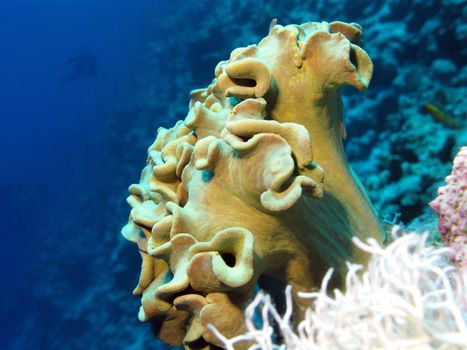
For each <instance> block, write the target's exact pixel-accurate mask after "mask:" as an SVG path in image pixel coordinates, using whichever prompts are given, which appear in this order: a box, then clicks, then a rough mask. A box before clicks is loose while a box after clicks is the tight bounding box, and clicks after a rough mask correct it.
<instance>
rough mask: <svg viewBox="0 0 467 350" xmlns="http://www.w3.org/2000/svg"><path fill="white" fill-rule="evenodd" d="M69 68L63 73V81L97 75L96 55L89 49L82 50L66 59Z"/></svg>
mask: <svg viewBox="0 0 467 350" xmlns="http://www.w3.org/2000/svg"><path fill="white" fill-rule="evenodd" d="M66 63H67V67H68V68H67V70H66V72H65V73H64V74H63V75H62V78H61V80H62V81H73V80H77V79H80V78H83V77H95V76H96V75H97V61H96V56H95V55H94V54H93V53H92V52H89V51H86V52H81V53H78V54H76V55H73V56H71V57H69V58H68V59H67V60H66Z"/></svg>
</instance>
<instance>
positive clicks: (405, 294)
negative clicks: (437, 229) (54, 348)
mask: <svg viewBox="0 0 467 350" xmlns="http://www.w3.org/2000/svg"><path fill="white" fill-rule="evenodd" d="M427 238H428V233H425V234H419V233H417V232H410V233H407V232H403V231H401V230H400V228H399V227H397V226H394V227H393V229H392V239H393V241H392V242H391V243H390V244H389V245H388V246H387V247H384V248H383V247H381V246H380V245H379V244H378V243H377V242H376V241H374V240H369V241H368V243H363V242H362V241H360V240H358V239H354V243H355V244H356V245H357V246H358V247H360V248H361V249H362V250H364V251H366V252H368V253H371V255H372V257H371V259H370V262H369V264H368V267H367V268H366V269H365V272H363V274H362V275H360V274H359V271H361V269H362V268H363V267H362V266H359V265H356V264H350V263H349V264H348V272H347V276H346V288H345V292H344V293H342V292H341V291H339V290H334V296H330V291H329V286H328V282H329V279H330V276H331V274H332V270H330V271H329V272H328V274H327V275H326V278H325V279H324V280H323V283H322V286H321V289H320V290H319V291H317V292H313V293H299V295H300V297H302V298H305V299H307V300H309V309H308V310H307V312H306V316H305V318H304V319H303V320H302V321H301V322H300V324H299V325H298V326H297V327H294V326H293V324H292V322H291V315H292V314H293V304H292V297H291V294H292V288H291V287H290V286H289V287H287V290H286V305H287V307H286V312H285V313H284V315H283V316H281V315H280V314H279V312H278V311H277V310H276V308H275V306H274V305H273V303H272V302H271V298H270V297H269V295H267V294H264V293H262V292H260V293H258V295H257V296H256V298H255V300H254V301H253V302H252V303H251V304H250V305H249V306H248V308H247V309H246V322H245V324H246V328H247V332H246V333H245V334H242V335H239V336H237V337H235V338H230V339H229V338H228V337H226V336H225V335H223V334H222V333H221V332H219V331H218V330H216V329H215V328H214V327H212V326H211V329H212V330H213V331H214V333H215V334H216V335H217V336H218V337H219V338H220V339H221V340H222V343H223V346H224V347H225V348H226V349H227V350H234V349H237V347H238V345H240V344H242V343H243V344H245V343H247V344H249V345H251V346H253V348H254V349H261V350H272V349H278V348H283V347H284V348H286V349H297V350H305V349H306V350H313V349H316V350H319V349H344V350H350V349H365V350H366V349H367V350H370V349H401V350H409V349H446V350H447V349H450V350H455V349H459V350H460V349H465V348H466V347H467V297H466V294H465V289H466V287H467V274H466V273H465V270H464V272H462V271H461V270H456V269H454V268H453V267H452V266H450V265H449V264H446V261H445V255H446V253H447V252H448V249H447V248H434V247H431V246H427V245H426V244H427ZM258 318H259V319H261V322H258ZM278 334H280V337H278V336H277V335H278ZM281 346H282V347H281Z"/></svg>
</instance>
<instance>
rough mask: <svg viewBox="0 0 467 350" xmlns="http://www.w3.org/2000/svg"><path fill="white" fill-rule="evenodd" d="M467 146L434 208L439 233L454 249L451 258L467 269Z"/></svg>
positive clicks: (439, 194)
mask: <svg viewBox="0 0 467 350" xmlns="http://www.w3.org/2000/svg"><path fill="white" fill-rule="evenodd" d="M466 189H467V146H463V147H462V148H461V149H460V151H459V153H457V155H456V157H455V158H454V162H453V167H452V172H451V175H449V176H447V177H446V186H442V187H440V188H439V189H438V197H437V198H436V199H435V200H433V201H432V202H431V203H430V206H431V207H432V208H433V210H434V211H435V212H436V213H437V214H438V218H439V225H438V227H439V231H440V232H441V234H442V235H443V239H444V242H445V243H446V245H447V246H449V247H452V248H453V250H452V254H451V259H452V260H453V262H454V263H456V264H459V265H460V266H464V267H465V266H467V254H466V250H467V205H466V202H467V196H466Z"/></svg>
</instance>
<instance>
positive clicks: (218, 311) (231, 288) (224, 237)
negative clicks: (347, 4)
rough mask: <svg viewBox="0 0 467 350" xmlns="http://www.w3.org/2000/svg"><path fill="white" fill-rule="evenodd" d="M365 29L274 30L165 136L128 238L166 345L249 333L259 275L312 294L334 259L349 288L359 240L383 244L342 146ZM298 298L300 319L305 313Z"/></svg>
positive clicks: (222, 73)
mask: <svg viewBox="0 0 467 350" xmlns="http://www.w3.org/2000/svg"><path fill="white" fill-rule="evenodd" d="M361 34H362V29H361V27H360V26H359V25H358V24H355V23H352V24H347V23H343V22H332V23H327V22H321V23H317V22H307V23H304V24H302V25H288V26H285V27H284V26H281V25H274V26H272V27H271V29H270V32H269V35H268V36H267V37H266V38H264V39H263V40H262V41H261V42H260V43H259V44H258V45H250V46H247V47H243V48H238V49H236V50H234V51H232V53H231V55H230V59H229V60H227V61H221V62H220V63H219V64H218V65H217V66H216V68H215V79H214V80H213V82H212V83H211V84H210V85H209V86H208V87H207V88H206V89H199V90H195V91H193V92H192V93H191V102H190V110H189V113H188V115H187V116H186V118H185V120H184V121H183V122H182V121H179V122H177V124H176V125H175V126H174V127H173V128H171V129H164V128H160V129H159V130H158V134H157V137H156V140H155V142H154V143H153V145H151V146H150V147H149V150H148V160H147V166H146V167H145V168H144V169H143V172H142V175H141V180H140V183H139V184H134V185H131V186H130V188H129V191H130V193H131V195H130V196H129V197H128V203H129V204H130V205H131V207H132V210H131V214H130V219H129V223H128V224H127V225H126V226H125V227H124V228H123V230H122V233H123V235H124V237H125V238H127V239H128V240H130V241H132V242H134V243H136V244H137V246H138V249H139V251H140V254H141V257H142V268H141V275H140V280H139V282H138V286H137V287H136V288H135V290H134V294H135V295H141V302H142V306H141V309H140V313H139V319H140V320H141V321H151V322H152V323H153V324H155V325H156V327H155V329H156V333H157V334H158V336H159V338H160V339H161V340H162V341H164V342H166V343H167V344H170V345H175V346H178V345H182V344H183V345H184V346H185V347H187V348H192V349H196V348H204V347H206V346H209V345H210V344H211V345H216V346H220V345H222V343H221V342H220V341H219V340H218V339H217V338H216V337H215V336H214V334H213V333H212V331H211V330H210V329H208V327H207V326H208V324H213V325H214V326H215V327H216V328H217V329H219V330H221V331H222V332H223V334H226V335H227V336H230V337H232V336H235V335H238V334H242V333H243V332H244V331H245V330H244V326H243V324H244V322H243V311H244V309H245V307H246V305H248V302H250V301H251V300H252V298H253V294H254V290H255V286H256V284H257V282H258V281H260V280H261V277H262V276H269V277H272V278H274V279H276V280H277V281H278V283H281V284H290V285H292V287H293V288H294V290H295V291H298V290H300V291H311V290H312V289H313V288H315V287H317V286H319V285H320V283H321V281H322V279H323V277H324V275H325V273H326V271H327V270H328V269H329V268H331V267H332V268H334V269H335V270H336V276H335V278H334V279H333V281H332V284H333V285H334V286H335V287H339V286H342V283H343V276H344V275H345V262H346V261H348V260H352V261H354V262H356V263H360V264H365V263H366V261H367V259H368V256H367V254H365V253H362V252H361V251H359V250H358V249H356V248H355V247H354V245H353V244H352V243H351V242H352V238H353V237H355V236H358V237H360V238H361V239H367V238H369V237H373V238H375V239H376V240H377V241H379V242H382V241H383V238H384V232H383V228H382V225H381V223H380V222H379V220H378V218H377V215H376V213H375V211H374V209H373V207H372V205H371V203H370V201H369V199H368V196H367V195H366V192H365V190H364V189H363V187H362V186H361V184H360V182H359V180H358V178H357V177H356V175H355V174H354V173H353V171H352V169H351V168H350V166H349V165H348V162H347V159H346V156H345V153H344V149H343V144H342V134H343V131H344V132H345V129H344V125H343V116H342V101H341V96H340V87H341V86H342V85H350V86H353V87H355V88H357V89H358V90H365V89H366V88H367V87H368V84H369V82H370V79H371V76H372V72H373V64H372V62H371V59H370V58H369V56H368V55H367V53H366V52H365V51H364V50H363V49H362V48H361V47H360V46H359V45H360V44H361ZM294 302H295V305H296V307H297V308H296V310H297V312H296V314H295V315H294V317H295V318H296V320H297V321H298V320H300V319H301V318H302V317H303V312H304V311H305V310H306V308H305V304H304V303H303V300H302V299H300V298H298V297H297V296H296V295H295V294H294Z"/></svg>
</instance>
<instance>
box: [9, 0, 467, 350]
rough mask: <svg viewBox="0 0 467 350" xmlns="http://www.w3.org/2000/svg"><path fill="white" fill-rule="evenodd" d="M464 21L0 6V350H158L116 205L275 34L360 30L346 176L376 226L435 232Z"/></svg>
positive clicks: (69, 1)
mask: <svg viewBox="0 0 467 350" xmlns="http://www.w3.org/2000/svg"><path fill="white" fill-rule="evenodd" d="M466 16H467V5H466V4H465V2H464V3H462V1H456V0H445V1H440V0H439V1H438V0H427V1H421V2H419V1H414V2H409V1H404V0H387V1H370V0H354V1H332V0H330V1H315V2H310V4H308V3H307V2H303V1H302V2H294V1H285V0H271V1H265V2H261V1H254V0H239V1H230V0H229V1H227V0H226V1H214V0H206V1H178V0H176V1H170V2H169V1H162V0H138V1H130V0H120V1H110V0H79V1H78V0H0V84H1V85H0V117H1V126H0V169H1V177H0V219H1V226H0V227H1V231H0V232H1V242H0V268H1V272H2V274H1V278H0V286H1V290H0V297H1V300H2V302H1V304H0V349H16V350H17V349H97V350H100V349H134V350H140V349H149V348H151V349H162V348H163V345H161V343H158V342H157V341H156V340H155V338H154V337H153V336H152V335H151V331H150V329H149V328H150V327H149V326H148V325H142V324H140V323H139V322H138V320H137V317H136V315H137V312H138V308H139V300H138V299H137V298H133V297H132V296H131V291H132V289H133V288H134V286H135V284H136V281H137V277H138V273H139V267H140V260H139V255H138V252H137V250H136V248H135V247H134V246H132V245H131V244H128V243H126V242H124V240H123V239H122V237H121V236H120V234H119V231H120V228H121V227H122V225H123V224H124V223H125V221H126V220H127V217H128V214H129V207H128V206H127V205H126V203H125V197H126V196H127V187H128V186H129V185H130V184H131V183H134V182H137V181H138V179H139V172H140V170H141V169H142V167H143V166H144V164H145V159H146V148H147V147H148V146H149V145H150V144H151V142H152V141H153V139H154V136H155V133H156V130H157V127H158V126H166V127H169V126H171V125H173V123H174V121H175V120H177V119H183V118H184V117H185V115H186V113H187V106H188V100H189V97H188V96H189V95H188V93H189V91H190V90H191V89H193V88H199V87H205V86H206V85H207V84H209V83H210V81H211V80H212V78H213V73H214V67H215V64H216V63H217V62H218V61H220V60H225V59H227V58H228V57H229V54H230V52H231V50H233V49H234V48H235V47H238V46H240V45H247V44H251V43H257V42H258V41H259V39H260V38H262V37H263V36H265V35H267V32H268V26H269V23H270V22H271V20H272V19H273V18H278V23H280V24H284V25H285V24H289V23H296V22H301V21H308V20H313V21H317V20H328V21H332V20H345V21H349V22H351V21H357V22H359V23H361V24H363V26H364V30H365V31H366V32H365V33H364V40H365V45H366V46H365V49H366V50H367V51H368V53H369V54H370V56H371V57H372V59H373V61H374V63H375V75H374V80H373V83H372V85H370V89H369V91H368V92H367V93H366V94H364V95H360V94H356V93H355V92H350V91H347V90H345V92H346V97H345V100H344V102H345V106H346V123H347V131H348V133H349V138H348V140H347V141H346V148H347V151H348V155H349V158H350V160H351V162H352V165H353V166H354V168H355V170H356V172H357V173H359V174H360V176H361V177H362V181H363V183H364V184H365V185H366V186H367V188H368V189H369V194H370V197H371V198H372V200H373V202H374V204H375V207H376V208H377V210H378V211H379V213H380V215H381V217H386V216H390V217H393V216H395V215H396V214H401V216H400V217H401V218H403V220H404V221H405V223H409V222H410V221H412V220H414V219H417V220H420V221H421V222H424V221H423V220H425V219H426V218H427V217H430V220H431V221H430V222H432V221H433V213H432V212H430V210H429V207H428V205H427V203H428V201H429V200H431V199H432V198H433V197H434V196H435V195H436V189H437V187H438V186H439V185H440V184H441V183H442V181H443V179H444V176H446V175H447V174H448V173H449V170H450V161H451V159H452V157H453V156H454V154H455V153H456V150H457V148H458V147H459V146H460V145H462V144H466V143H467V132H466V129H465V125H466V124H467V121H466V118H467V107H466V104H465V102H464V101H465V100H466V97H467V88H466V85H467V68H466V62H467V50H466V49H465V47H467V46H466V45H465V43H466V42H467V26H466V25H464V24H463V23H467V18H466ZM428 103H434V104H435V105H437V106H438V107H439V108H440V109H442V110H443V111H444V112H446V113H447V114H448V115H450V116H451V117H452V118H454V119H455V120H456V121H457V122H458V123H459V124H460V125H461V126H462V128H461V129H459V130H453V129H452V128H449V127H448V126H446V125H443V124H442V123H440V122H439V121H436V120H434V119H433V118H432V117H431V116H430V115H429V114H427V113H424V112H423V106H424V105H425V104H428ZM433 140H435V142H434V141H433ZM424 218H425V219H424Z"/></svg>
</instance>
